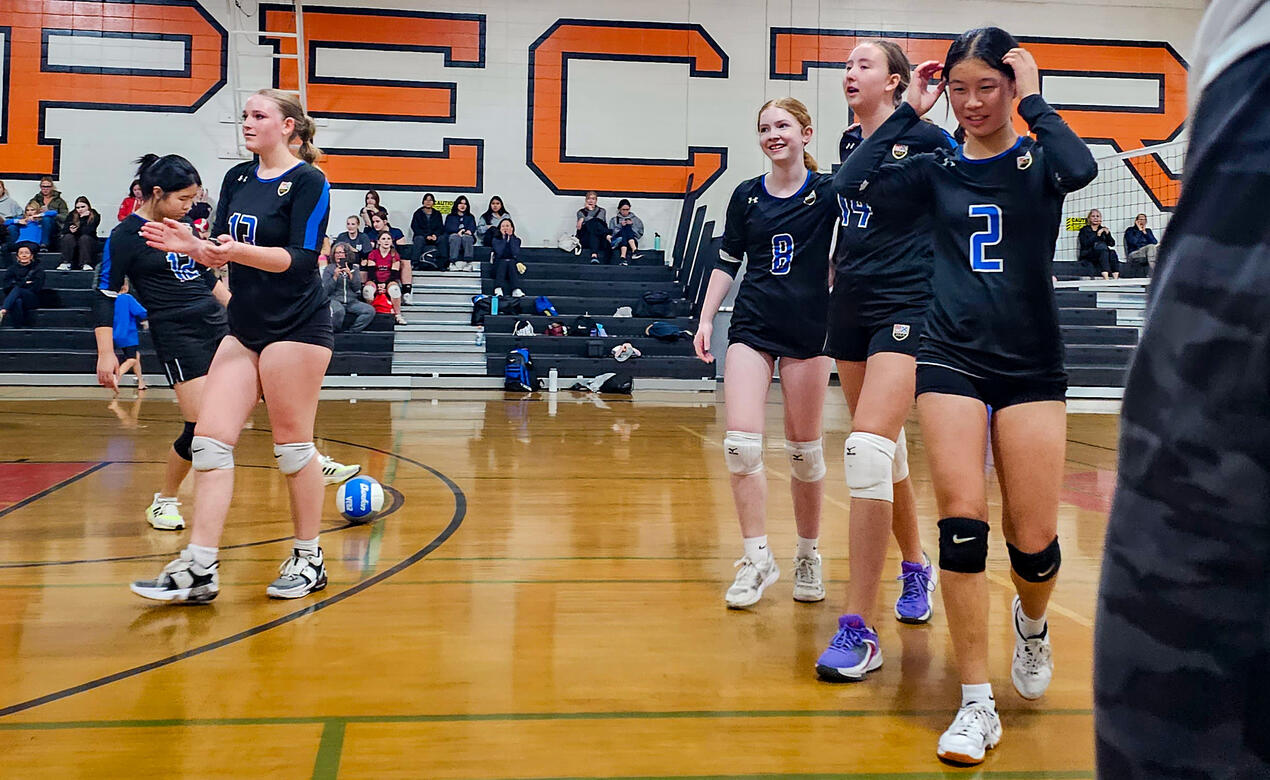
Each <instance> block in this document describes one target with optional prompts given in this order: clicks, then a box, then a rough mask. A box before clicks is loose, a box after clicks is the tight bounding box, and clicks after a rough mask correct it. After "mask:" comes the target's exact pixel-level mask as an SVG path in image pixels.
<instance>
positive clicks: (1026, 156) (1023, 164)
mask: <svg viewBox="0 0 1270 780" xmlns="http://www.w3.org/2000/svg"><path fill="white" fill-rule="evenodd" d="M1014 163H1015V165H1017V166H1019V170H1020V171H1026V170H1027V169H1028V168H1031V167H1032V150H1031V149H1029V150H1027V151H1026V152H1024V153H1023V154H1021V155H1019V156H1018V157H1016V158H1014Z"/></svg>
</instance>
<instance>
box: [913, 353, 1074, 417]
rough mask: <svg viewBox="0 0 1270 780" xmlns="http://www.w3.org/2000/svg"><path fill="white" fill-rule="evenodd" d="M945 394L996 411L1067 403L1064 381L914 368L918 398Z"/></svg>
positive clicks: (929, 365) (925, 366) (936, 367)
mask: <svg viewBox="0 0 1270 780" xmlns="http://www.w3.org/2000/svg"><path fill="white" fill-rule="evenodd" d="M922 393H946V394H948V395H964V396H966V397H967V398H975V399H978V400H980V401H982V402H983V403H984V405H985V406H987V407H988V408H990V409H992V410H994V411H999V410H1001V409H1004V408H1006V407H1007V406H1015V405H1016V404H1026V403H1032V402H1034V401H1066V400H1067V379H1066V377H1063V378H1043V379H1042V378H1038V379H1033V378H1026V379H1017V378H1014V377H1000V376H996V377H984V376H971V375H970V374H967V373H965V372H964V371H958V370H957V369H954V368H949V367H948V366H942V365H938V364H933V363H918V364H917V393H916V394H917V395H919V396H920V395H921V394H922Z"/></svg>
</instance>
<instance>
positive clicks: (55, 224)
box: [28, 176, 70, 249]
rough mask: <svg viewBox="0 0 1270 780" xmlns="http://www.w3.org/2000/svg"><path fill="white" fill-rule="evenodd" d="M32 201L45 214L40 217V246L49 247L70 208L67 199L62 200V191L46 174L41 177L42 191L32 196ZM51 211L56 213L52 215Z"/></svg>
mask: <svg viewBox="0 0 1270 780" xmlns="http://www.w3.org/2000/svg"><path fill="white" fill-rule="evenodd" d="M30 203H34V204H35V205H36V206H38V207H39V210H40V212H41V213H43V214H44V216H42V217H40V246H41V247H42V248H44V249H48V248H49V242H51V241H52V240H53V239H54V238H56V237H57V234H58V231H59V230H60V229H61V227H62V223H63V222H65V221H66V215H67V214H68V213H70V209H69V208H68V207H67V206H66V201H64V200H62V193H60V192H58V191H57V188H56V187H54V186H53V177H52V176H44V177H42V178H41V179H40V191H39V192H38V193H36V195H35V197H34V198H31V201H30ZM28 205H29V204H28ZM50 211H52V212H54V214H53V215H50V214H49V212H50Z"/></svg>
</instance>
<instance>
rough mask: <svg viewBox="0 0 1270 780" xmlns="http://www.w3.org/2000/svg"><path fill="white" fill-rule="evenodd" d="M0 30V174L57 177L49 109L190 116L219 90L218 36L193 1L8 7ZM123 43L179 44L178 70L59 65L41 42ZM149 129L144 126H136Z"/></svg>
mask: <svg viewBox="0 0 1270 780" xmlns="http://www.w3.org/2000/svg"><path fill="white" fill-rule="evenodd" d="M0 31H3V32H4V33H5V36H6V38H7V39H8V44H9V45H8V47H7V48H8V50H7V51H6V52H5V62H4V72H5V81H6V82H7V86H8V94H6V95H5V98H6V100H7V105H6V106H5V112H4V127H3V132H2V133H0V171H3V174H2V175H4V176H15V177H19V178H34V177H36V176H39V175H42V174H52V175H53V176H58V175H59V173H60V171H59V168H60V162H61V143H60V140H59V139H56V138H48V137H46V136H45V135H44V115H45V112H46V111H47V110H48V109H49V108H83V109H101V110H105V111H161V112H172V113H186V114H188V113H191V112H193V111H195V110H196V109H198V107H199V106H201V105H203V103H204V102H205V101H206V100H207V99H208V98H210V97H211V96H212V95H213V94H214V93H215V92H216V91H217V90H219V89H220V88H221V86H223V85H224V83H225V29H224V28H223V27H221V26H220V25H219V24H217V22H216V20H214V19H213V18H212V17H210V16H208V15H207V14H206V13H205V12H204V11H203V9H202V8H200V7H199V5H198V4H197V3H196V2H194V1H193V0H137V2H130V3H118V2H85V1H84V0H76V1H75V2H70V1H69V0H5V3H4V13H3V15H0ZM60 36H75V37H81V38H108V39H110V38H127V39H133V40H161V41H169V42H176V43H178V44H180V45H182V46H183V47H184V50H185V60H184V68H183V69H181V70H176V69H172V70H146V69H139V68H117V67H97V66H82V65H74V66H70V65H61V64H58V63H56V62H50V61H49V57H48V51H47V49H46V47H45V45H44V44H45V40H46V39H54V38H56V37H60ZM143 121H150V120H143Z"/></svg>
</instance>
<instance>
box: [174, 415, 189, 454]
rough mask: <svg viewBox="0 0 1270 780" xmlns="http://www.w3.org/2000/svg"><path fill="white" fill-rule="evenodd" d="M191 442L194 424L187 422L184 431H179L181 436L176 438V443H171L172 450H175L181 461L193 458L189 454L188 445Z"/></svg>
mask: <svg viewBox="0 0 1270 780" xmlns="http://www.w3.org/2000/svg"><path fill="white" fill-rule="evenodd" d="M193 441H194V423H192V422H189V421H188V420H187V421H186V423H185V430H183V431H181V435H180V436H178V437H176V441H174V442H172V449H174V450H176V454H177V455H180V456H181V460H193V458H194V456H193V455H192V454H190V444H191V443H192V442H193Z"/></svg>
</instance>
